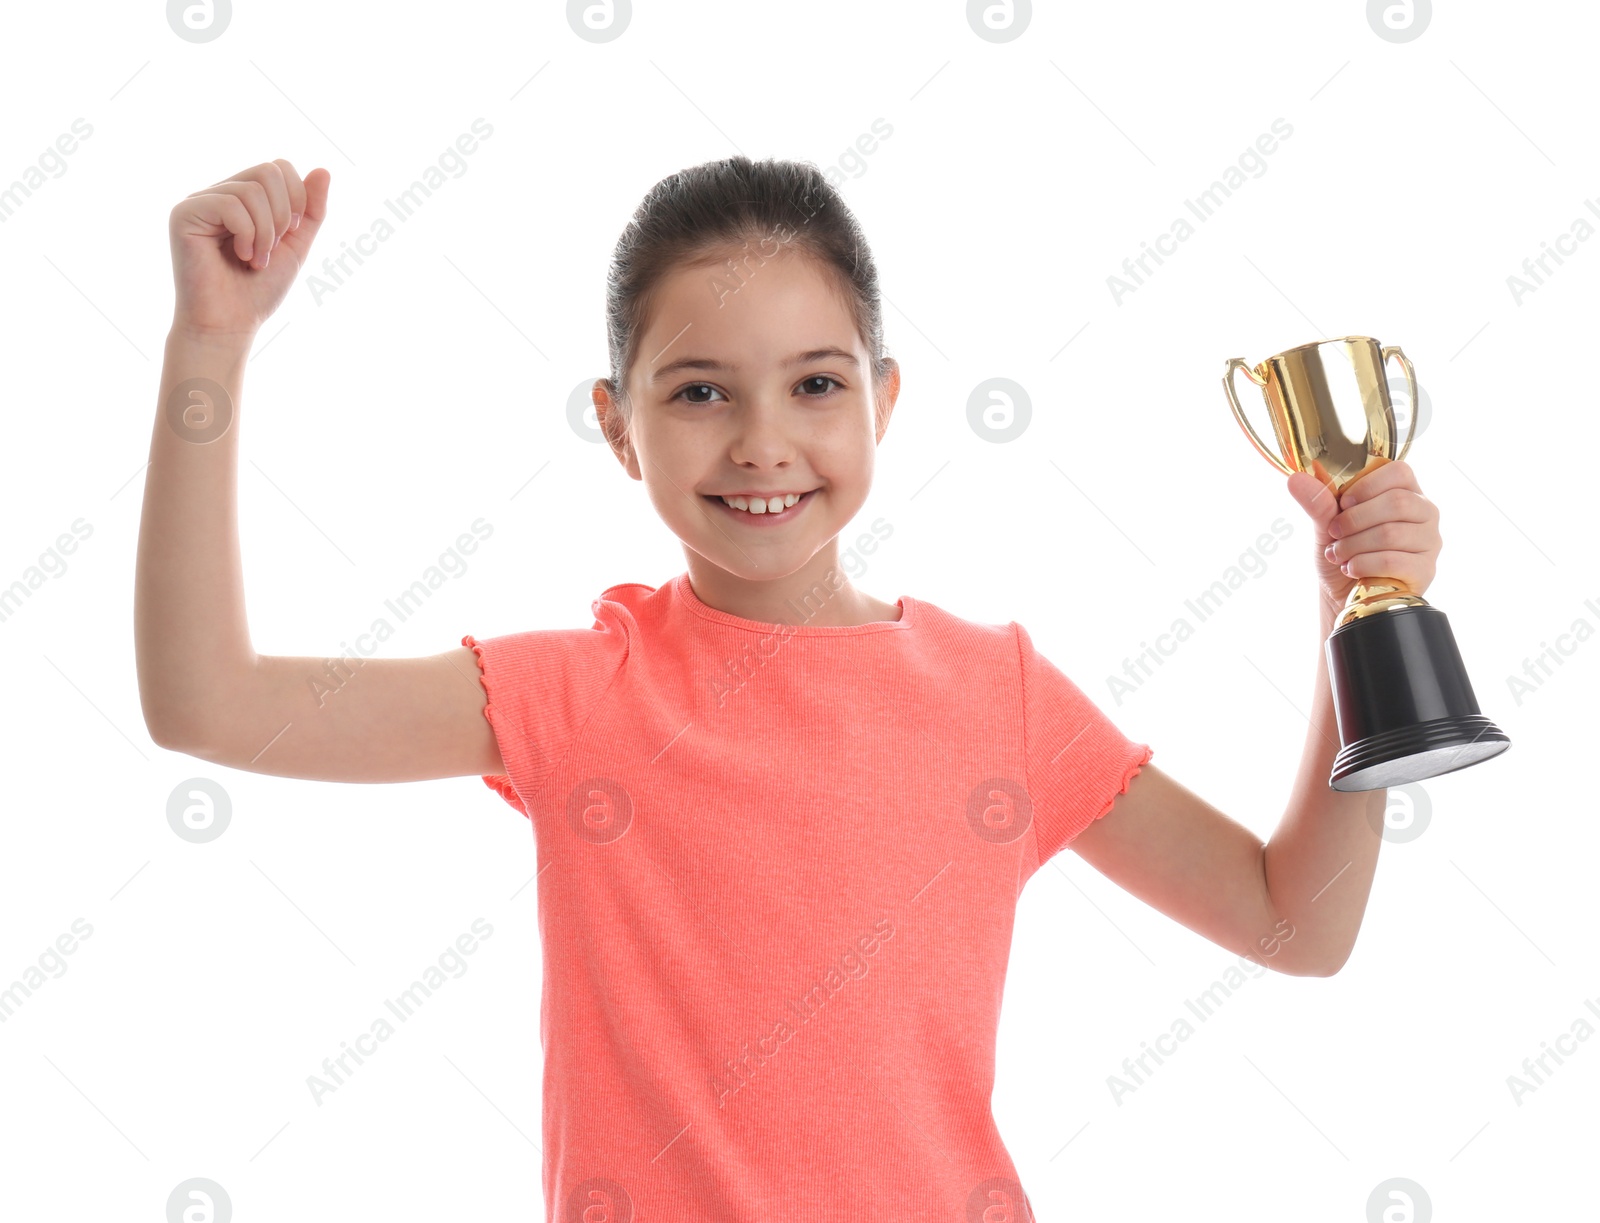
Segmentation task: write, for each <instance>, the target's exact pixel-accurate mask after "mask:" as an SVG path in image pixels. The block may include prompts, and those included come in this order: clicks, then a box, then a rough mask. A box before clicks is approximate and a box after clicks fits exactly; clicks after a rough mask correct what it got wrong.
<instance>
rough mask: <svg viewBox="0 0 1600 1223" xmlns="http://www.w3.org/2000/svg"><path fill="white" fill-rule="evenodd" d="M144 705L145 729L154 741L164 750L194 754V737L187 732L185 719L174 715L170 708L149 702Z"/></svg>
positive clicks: (151, 740)
mask: <svg viewBox="0 0 1600 1223" xmlns="http://www.w3.org/2000/svg"><path fill="white" fill-rule="evenodd" d="M142 703H143V705H144V729H145V733H146V734H148V735H149V736H150V742H152V743H154V744H155V745H156V746H157V747H159V748H160V749H161V750H162V751H167V752H182V753H184V754H186V755H194V750H193V744H194V740H193V737H192V736H191V735H190V734H189V733H188V732H187V730H186V728H185V726H184V721H183V720H182V719H179V718H176V717H174V716H173V715H172V712H171V711H170V710H164V709H161V708H159V707H158V706H155V705H153V704H151V703H149V702H142Z"/></svg>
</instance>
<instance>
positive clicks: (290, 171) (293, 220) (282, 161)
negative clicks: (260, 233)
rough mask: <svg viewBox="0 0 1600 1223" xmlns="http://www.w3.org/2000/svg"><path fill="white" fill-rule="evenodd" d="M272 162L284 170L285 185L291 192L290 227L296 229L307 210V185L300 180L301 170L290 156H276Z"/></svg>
mask: <svg viewBox="0 0 1600 1223" xmlns="http://www.w3.org/2000/svg"><path fill="white" fill-rule="evenodd" d="M272 164H273V165H275V166H277V167H278V169H280V170H282V171H283V186H284V189H285V190H286V191H288V193H289V228H290V229H296V228H298V227H299V225H300V218H301V217H303V216H304V215H305V211H306V185H305V183H303V182H301V181H300V172H299V171H298V170H296V169H295V168H294V164H293V163H292V162H290V161H289V159H288V158H286V157H277V158H274V159H273V163H272Z"/></svg>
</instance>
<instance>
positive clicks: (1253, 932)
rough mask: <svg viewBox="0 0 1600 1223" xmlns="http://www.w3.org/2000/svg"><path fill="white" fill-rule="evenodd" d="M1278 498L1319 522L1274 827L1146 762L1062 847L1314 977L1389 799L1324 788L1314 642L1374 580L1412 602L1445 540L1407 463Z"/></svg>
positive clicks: (1367, 864)
mask: <svg viewBox="0 0 1600 1223" xmlns="http://www.w3.org/2000/svg"><path fill="white" fill-rule="evenodd" d="M1289 491H1290V493H1291V494H1292V495H1293V496H1294V498H1295V499H1296V500H1297V501H1299V502H1300V504H1301V506H1302V507H1303V508H1304V509H1305V511H1306V513H1307V514H1308V515H1309V516H1310V517H1311V519H1312V522H1313V524H1314V525H1315V527H1316V547H1317V557H1316V561H1317V564H1316V568H1317V572H1318V579H1319V586H1320V591H1319V596H1320V597H1319V600H1318V606H1319V608H1320V611H1321V614H1320V617H1319V624H1318V629H1317V638H1316V646H1317V678H1316V682H1315V686H1314V689H1313V692H1312V697H1311V714H1310V718H1311V724H1310V727H1309V729H1308V730H1307V732H1306V741H1305V749H1304V752H1303V753H1302V755H1301V758H1300V770H1299V773H1298V774H1297V775H1296V778H1295V782H1294V787H1293V789H1292V791H1291V793H1290V795H1289V802H1288V805H1287V808H1286V809H1285V811H1284V813H1283V816H1282V818H1281V819H1280V821H1279V823H1278V827H1277V829H1276V831H1274V832H1273V834H1272V837H1271V839H1270V840H1268V841H1266V842H1263V841H1262V840H1261V838H1259V837H1258V836H1256V835H1255V833H1253V832H1251V831H1250V830H1249V829H1248V828H1246V827H1245V826H1244V825H1242V824H1240V823H1238V822H1237V821H1235V820H1232V819H1230V818H1229V817H1228V816H1226V815H1224V814H1223V813H1222V812H1221V811H1219V810H1217V808H1215V807H1213V806H1212V805H1211V804H1210V803H1208V802H1206V801H1205V800H1204V799H1202V798H1200V797H1199V796H1198V795H1197V794H1195V793H1193V792H1192V791H1190V790H1188V789H1186V788H1185V787H1184V786H1182V785H1180V784H1178V783H1177V782H1176V781H1174V780H1173V779H1172V778H1170V777H1168V776H1167V775H1166V774H1164V773H1163V772H1161V770H1160V769H1156V768H1152V767H1150V766H1146V767H1145V768H1144V770H1143V771H1142V772H1141V773H1140V774H1139V775H1138V776H1137V777H1135V778H1134V779H1133V780H1132V782H1130V783H1129V785H1128V791H1127V793H1126V794H1123V795H1122V796H1121V797H1119V798H1118V799H1117V800H1116V803H1115V804H1114V805H1113V807H1112V809H1111V811H1110V812H1109V813H1107V814H1106V815H1105V816H1104V817H1103V818H1101V819H1099V820H1096V821H1095V822H1094V823H1093V824H1091V825H1090V826H1089V827H1088V828H1086V829H1085V830H1084V831H1083V832H1081V833H1080V834H1079V835H1078V836H1077V837H1076V838H1074V839H1073V840H1072V841H1071V842H1070V844H1071V846H1072V848H1073V849H1075V850H1076V851H1077V852H1078V853H1079V855H1080V856H1081V857H1083V858H1084V860H1085V861H1087V862H1089V863H1090V864H1091V865H1092V866H1094V867H1095V869H1096V870H1098V871H1100V872H1101V874H1103V875H1105V876H1107V877H1108V878H1110V879H1111V880H1113V881H1114V882H1116V883H1118V884H1120V885H1121V886H1122V887H1123V888H1125V889H1126V890H1127V891H1129V892H1131V893H1133V894H1134V895H1135V896H1138V897H1139V898H1140V899H1141V900H1144V901H1145V902H1147V903H1148V904H1150V905H1151V906H1153V907H1154V908H1157V909H1160V910H1161V911H1162V912H1163V913H1166V914H1167V915H1168V916H1170V917H1172V918H1173V919H1174V920H1176V921H1179V922H1181V923H1182V924H1183V925H1185V926H1188V927H1189V928H1190V929H1191V930H1193V931H1194V932H1195V933H1197V934H1200V935H1202V936H1204V937H1205V938H1208V939H1210V940H1211V941H1212V942H1214V943H1217V944H1219V945H1220V946H1223V947H1226V948H1227V949H1228V950H1229V951H1233V952H1237V953H1238V954H1239V955H1243V956H1249V957H1250V958H1252V959H1254V960H1256V961H1257V962H1259V963H1262V964H1265V965H1266V966H1267V967H1269V968H1273V969H1276V970H1277V971H1279V972H1283V973H1287V974H1289V975H1292V976H1318V977H1325V976H1331V975H1332V974H1334V973H1336V972H1338V971H1339V969H1340V968H1341V967H1343V966H1344V963H1345V961H1346V960H1347V959H1348V958H1349V956H1350V952H1351V951H1352V949H1353V948H1354V947H1355V941H1356V935H1357V933H1358V932H1359V931H1360V929H1361V919H1362V917H1363V916H1364V915H1365V913H1366V908H1367V898H1368V896H1369V895H1370V893H1371V891H1372V880H1373V875H1374V873H1375V872H1376V870H1377V863H1378V850H1379V848H1380V847H1381V845H1382V843H1383V837H1382V832H1381V829H1382V817H1383V812H1384V808H1385V806H1386V803H1387V791H1384V790H1365V791H1354V792H1349V793H1346V792H1341V791H1338V790H1332V789H1329V787H1328V776H1329V774H1330V773H1331V772H1332V771H1333V760H1334V756H1335V755H1337V753H1338V751H1339V727H1338V721H1337V719H1336V717H1335V715H1334V709H1333V690H1332V686H1331V685H1330V684H1329V681H1328V664H1327V657H1326V653H1325V651H1324V649H1323V643H1324V642H1325V641H1326V640H1327V637H1328V634H1329V633H1330V632H1332V630H1333V625H1334V621H1335V619H1336V618H1337V615H1338V612H1339V609H1340V608H1341V607H1342V606H1343V604H1344V600H1345V597H1346V595H1347V594H1348V593H1349V589H1350V587H1351V586H1352V585H1354V583H1355V582H1356V581H1358V580H1360V579H1361V578H1363V577H1372V576H1375V575H1379V574H1383V575H1387V576H1391V577H1397V578H1400V579H1402V580H1403V581H1404V582H1405V583H1406V585H1407V586H1408V587H1409V588H1410V589H1412V590H1414V591H1416V592H1417V593H1419V594H1420V593H1422V592H1423V591H1424V590H1426V589H1427V587H1428V585H1429V584H1430V583H1431V582H1432V581H1433V577H1434V572H1435V569H1436V566H1437V558H1438V554H1439V551H1440V549H1441V547H1442V546H1443V545H1442V541H1441V539H1440V536H1439V529H1438V521H1439V512H1438V510H1437V508H1436V507H1435V506H1434V505H1433V503H1432V502H1431V501H1429V500H1427V498H1425V497H1423V496H1422V493H1421V490H1420V489H1418V487H1417V483H1416V476H1415V474H1414V473H1413V472H1412V470H1411V468H1410V467H1409V466H1408V465H1407V464H1406V463H1404V462H1401V461H1395V462H1391V463H1387V464H1385V465H1384V466H1383V467H1380V468H1378V469H1377V470H1375V471H1373V472H1372V473H1370V474H1369V475H1366V476H1363V477H1362V478H1361V480H1359V481H1358V482H1357V483H1355V484H1353V485H1351V486H1350V487H1349V488H1347V489H1346V490H1345V493H1344V495H1343V497H1342V498H1340V499H1339V500H1338V501H1335V499H1334V496H1333V493H1332V492H1331V490H1329V489H1328V488H1327V487H1324V486H1319V484H1318V482H1317V481H1316V480H1315V479H1313V478H1312V477H1311V476H1308V475H1306V474H1305V473H1303V472H1296V473H1295V474H1294V475H1293V476H1291V477H1290V478H1289ZM1245 763H1246V762H1245V761H1243V760H1241V761H1240V764H1241V766H1242V765H1243V764H1245Z"/></svg>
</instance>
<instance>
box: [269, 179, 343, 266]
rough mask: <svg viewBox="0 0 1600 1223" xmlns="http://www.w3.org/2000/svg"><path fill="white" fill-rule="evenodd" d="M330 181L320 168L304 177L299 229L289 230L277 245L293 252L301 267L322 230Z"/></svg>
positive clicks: (326, 211) (326, 212) (326, 213)
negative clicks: (304, 204)
mask: <svg viewBox="0 0 1600 1223" xmlns="http://www.w3.org/2000/svg"><path fill="white" fill-rule="evenodd" d="M332 179H333V175H331V174H329V173H328V171H327V170H325V169H323V168H322V167H321V166H318V167H317V168H316V169H315V170H313V171H311V173H310V174H307V175H306V177H305V187H306V210H305V211H304V212H303V213H301V214H300V228H299V229H291V230H290V231H289V232H288V233H286V234H284V235H283V238H282V240H281V241H280V242H279V243H278V245H279V246H287V247H288V248H289V249H290V250H291V251H293V252H294V254H295V258H297V259H298V260H299V261H300V265H301V266H302V267H303V266H304V265H305V262H306V256H307V255H308V254H309V253H310V252H311V244H312V243H313V242H314V241H316V237H317V231H318V230H319V229H321V228H322V222H323V220H324V218H326V217H327V215H328V184H329V183H330V182H331V181H332Z"/></svg>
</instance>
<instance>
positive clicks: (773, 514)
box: [701, 488, 817, 526]
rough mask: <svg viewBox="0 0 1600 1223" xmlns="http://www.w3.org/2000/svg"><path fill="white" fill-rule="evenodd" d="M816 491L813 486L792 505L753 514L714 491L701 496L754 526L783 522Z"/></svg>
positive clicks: (725, 511)
mask: <svg viewBox="0 0 1600 1223" xmlns="http://www.w3.org/2000/svg"><path fill="white" fill-rule="evenodd" d="M816 491H817V490H816V489H814V488H813V489H811V490H810V492H806V493H802V494H801V496H800V499H799V500H798V501H796V502H795V503H794V504H793V505H789V506H784V507H783V508H782V509H778V510H767V511H766V512H765V513H763V514H755V513H752V512H751V511H749V510H741V509H737V508H735V507H734V506H731V505H729V504H728V503H727V502H726V501H724V500H723V499H722V498H721V497H720V496H718V495H717V494H715V493H702V494H701V496H702V497H703V498H704V499H705V500H706V501H709V502H710V503H711V504H712V505H714V506H716V507H717V508H718V509H720V510H722V511H723V512H724V513H726V514H731V515H732V516H733V517H735V518H738V519H741V520H743V521H745V522H748V523H750V524H751V525H752V526H754V525H756V524H759V523H769V522H785V521H787V520H788V519H790V518H793V517H794V516H795V515H796V514H797V513H798V512H799V511H800V509H801V507H802V506H804V505H805V504H806V503H807V502H809V501H810V500H811V498H812V495H813V494H815V493H816Z"/></svg>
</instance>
